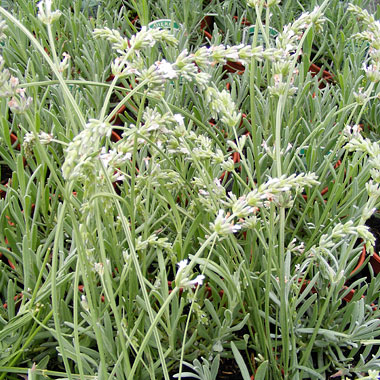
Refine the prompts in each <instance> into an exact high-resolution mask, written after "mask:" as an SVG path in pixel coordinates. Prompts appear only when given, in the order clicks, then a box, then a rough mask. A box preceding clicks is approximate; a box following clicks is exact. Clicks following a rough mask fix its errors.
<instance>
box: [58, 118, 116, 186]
mask: <svg viewBox="0 0 380 380" xmlns="http://www.w3.org/2000/svg"><path fill="white" fill-rule="evenodd" d="M111 131H112V126H111V124H108V123H104V122H101V121H99V120H95V119H90V120H89V122H88V123H87V124H86V127H85V129H84V130H83V131H82V132H80V133H79V134H78V135H77V136H75V137H74V140H73V141H72V142H71V143H70V144H69V146H68V148H67V150H66V152H67V155H66V159H65V162H64V163H63V165H62V174H63V177H64V178H65V179H66V180H71V179H74V178H81V177H82V176H84V175H85V174H84V172H83V169H84V168H86V167H93V166H94V160H93V155H94V153H96V152H97V151H98V149H99V143H100V139H101V138H102V137H103V136H108V137H109V136H110V135H111Z"/></svg>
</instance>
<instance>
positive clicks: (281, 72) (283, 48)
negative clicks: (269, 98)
mask: <svg viewBox="0 0 380 380" xmlns="http://www.w3.org/2000/svg"><path fill="white" fill-rule="evenodd" d="M324 21H325V18H324V17H323V16H322V12H321V9H320V8H319V7H315V8H314V10H313V11H312V12H310V13H309V12H305V13H303V14H302V15H301V16H300V17H299V18H298V19H297V20H295V21H294V22H293V23H292V24H288V25H286V26H285V27H284V29H283V31H282V32H281V33H279V35H278V36H277V38H276V48H277V50H278V52H279V53H280V58H279V59H277V60H276V63H275V64H274V65H273V70H272V71H273V79H274V85H273V86H270V87H269V91H270V93H271V94H272V95H275V96H280V95H284V94H286V93H287V95H288V96H291V95H293V94H295V92H296V91H297V88H296V87H294V86H292V84H293V82H294V78H295V76H296V75H297V74H298V71H297V70H295V71H293V72H291V67H292V64H291V61H292V60H293V56H294V53H295V52H296V51H297V48H298V44H299V41H300V40H301V38H302V35H303V33H304V31H305V30H306V29H307V28H308V27H309V26H311V25H313V26H314V27H315V28H316V29H317V30H320V29H321V28H322V25H323V23H324ZM289 74H291V75H292V77H291V80H290V83H289V86H288V85H287V78H288V76H289ZM287 87H288V88H287Z"/></svg>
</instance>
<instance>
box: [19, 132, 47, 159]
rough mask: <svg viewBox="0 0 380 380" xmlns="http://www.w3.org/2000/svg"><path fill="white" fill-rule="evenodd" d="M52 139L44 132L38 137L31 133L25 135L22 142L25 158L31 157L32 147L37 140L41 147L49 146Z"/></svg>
mask: <svg viewBox="0 0 380 380" xmlns="http://www.w3.org/2000/svg"><path fill="white" fill-rule="evenodd" d="M52 139H53V135H52V134H48V133H46V132H40V133H39V134H38V135H35V134H34V133H31V132H27V133H25V136H24V140H23V143H22V146H23V148H24V151H25V156H31V155H32V151H33V147H34V145H35V144H36V141H37V140H39V141H40V143H41V144H42V145H48V144H50V142H51V140H52Z"/></svg>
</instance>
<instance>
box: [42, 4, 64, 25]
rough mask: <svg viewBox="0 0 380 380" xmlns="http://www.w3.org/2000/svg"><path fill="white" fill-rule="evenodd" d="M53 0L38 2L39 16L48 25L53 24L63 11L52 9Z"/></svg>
mask: <svg viewBox="0 0 380 380" xmlns="http://www.w3.org/2000/svg"><path fill="white" fill-rule="evenodd" d="M52 3H53V1H52V0H41V1H40V2H39V3H38V4H37V7H38V18H39V19H40V20H41V21H42V22H43V23H44V24H46V25H51V24H52V23H53V22H54V21H57V20H58V19H59V18H60V17H61V15H62V13H61V11H59V10H56V11H52V10H51V6H52Z"/></svg>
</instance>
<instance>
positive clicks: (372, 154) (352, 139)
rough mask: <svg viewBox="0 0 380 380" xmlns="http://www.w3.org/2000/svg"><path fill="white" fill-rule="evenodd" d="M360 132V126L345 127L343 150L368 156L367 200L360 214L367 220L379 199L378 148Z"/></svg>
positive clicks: (379, 157) (379, 172)
mask: <svg viewBox="0 0 380 380" xmlns="http://www.w3.org/2000/svg"><path fill="white" fill-rule="evenodd" d="M360 131H361V128H360V126H358V125H354V126H353V127H350V126H346V128H345V129H344V131H343V133H344V136H345V140H346V145H345V149H347V150H348V151H351V152H352V151H356V152H363V153H366V154H368V156H369V161H368V163H369V165H370V166H371V169H370V175H371V179H370V180H369V182H368V183H367V184H366V190H367V193H368V196H369V199H368V201H367V204H366V206H365V207H364V209H363V212H362V218H363V219H364V220H367V219H368V218H370V217H371V215H372V214H373V213H374V211H375V210H376V209H375V206H376V204H377V200H378V199H379V198H380V146H379V143H378V142H372V141H371V140H369V139H368V138H364V137H363V136H362V134H361V133H360Z"/></svg>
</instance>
